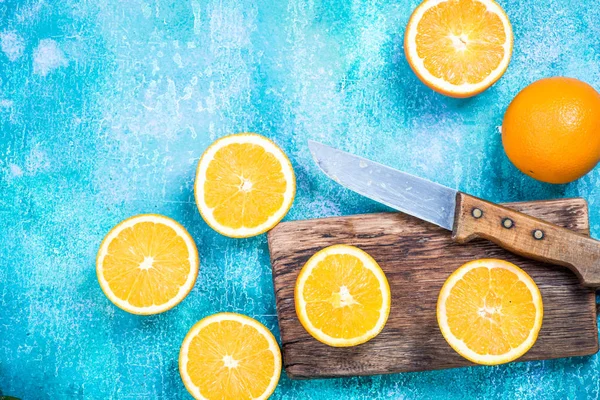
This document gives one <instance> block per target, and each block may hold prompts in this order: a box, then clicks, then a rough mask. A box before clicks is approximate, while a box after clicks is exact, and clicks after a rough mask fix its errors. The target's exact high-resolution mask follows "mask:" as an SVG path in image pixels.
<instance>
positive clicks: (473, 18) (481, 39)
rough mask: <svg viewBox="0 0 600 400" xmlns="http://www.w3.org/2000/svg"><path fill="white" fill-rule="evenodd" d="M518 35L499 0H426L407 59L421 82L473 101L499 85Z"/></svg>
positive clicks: (411, 27)
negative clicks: (515, 36)
mask: <svg viewBox="0 0 600 400" xmlns="http://www.w3.org/2000/svg"><path fill="white" fill-rule="evenodd" d="M512 48H513V33H512V28H511V25H510V21H509V20H508V17H507V15H506V13H505V12H504V10H502V8H501V7H500V6H499V5H498V4H497V3H496V2H495V1H493V0H425V1H424V2H423V3H421V5H420V6H419V7H417V8H416V9H415V11H414V12H413V14H412V16H411V17H410V20H409V22H408V25H407V27H406V32H405V36H404V51H405V53H406V58H407V60H408V63H409V64H410V66H411V68H412V69H413V71H414V72H415V73H416V74H417V76H418V77H419V79H421V81H423V83H425V84H426V85H427V86H429V87H430V88H431V89H433V90H435V91H437V92H439V93H442V94H445V95H447V96H452V97H470V96H474V95H476V94H478V93H481V92H482V91H484V90H485V89H487V88H488V87H490V86H491V85H493V84H494V82H496V81H497V80H498V79H500V77H501V76H502V74H504V71H506V68H507V67H508V63H509V61H510V57H511V55H512Z"/></svg>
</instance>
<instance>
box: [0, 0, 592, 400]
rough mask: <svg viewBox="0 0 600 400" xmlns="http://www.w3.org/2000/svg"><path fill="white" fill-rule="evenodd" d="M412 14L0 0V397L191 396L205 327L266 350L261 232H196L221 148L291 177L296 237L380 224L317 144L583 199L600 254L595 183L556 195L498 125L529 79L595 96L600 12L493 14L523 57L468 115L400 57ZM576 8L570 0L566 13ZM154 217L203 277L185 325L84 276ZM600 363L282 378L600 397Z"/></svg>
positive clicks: (286, 384) (242, 4)
mask: <svg viewBox="0 0 600 400" xmlns="http://www.w3.org/2000/svg"><path fill="white" fill-rule="evenodd" d="M417 3H418V1H417V0H380V1H376V0H354V1H351V0H281V1H280V0H271V1H258V0H257V1H242V0H239V1H230V0H128V1H119V0H93V1H92V0H81V1H77V0H64V1H58V0H56V1H53V0H21V1H17V0H0V50H1V51H0V391H2V392H4V394H11V395H13V396H18V397H21V398H23V399H34V400H35V399H188V398H190V397H189V396H188V394H187V392H186V390H185V388H184V386H183V384H182V383H181V380H180V378H179V374H178V369H177V356H178V350H179V346H180V344H181V342H182V340H183V337H184V336H185V334H186V332H187V330H188V329H189V328H190V327H191V326H192V324H193V323H194V322H196V321H197V320H199V319H200V318H202V317H204V316H206V315H209V314H212V313H215V312H218V311H236V312H241V313H244V314H247V315H250V316H252V317H255V318H257V319H258V320H260V321H262V322H263V323H265V324H266V325H267V326H268V327H269V328H271V329H272V330H273V331H274V332H275V334H276V335H278V328H277V321H276V317H275V313H276V311H275V302H274V295H273V287H272V282H271V277H270V265H269V259H268V250H267V242H266V237H265V235H262V236H260V237H257V238H253V239H247V240H234V239H228V238H225V237H222V236H220V235H218V234H217V233H215V232H213V231H212V230H211V229H210V228H208V226H207V225H206V224H205V223H204V222H203V220H202V219H201V217H200V215H199V214H198V211H197V209H196V206H195V204H194V199H193V194H192V185H193V180H194V174H195V166H196V163H197V160H198V158H199V156H200V155H201V153H202V151H203V150H204V149H205V148H206V147H207V146H208V145H209V144H210V143H211V142H212V141H213V140H214V139H216V138H218V137H220V136H223V135H226V134H230V133H234V132H239V131H254V132H258V133H261V134H264V135H266V136H268V137H270V138H272V139H274V140H275V141H276V142H277V143H278V144H279V145H280V146H281V147H282V148H283V149H284V150H285V152H286V153H287V154H288V155H289V157H290V159H291V161H292V163H293V165H294V168H295V171H296V173H297V178H298V192H297V197H296V201H295V203H294V205H293V207H292V209H291V211H290V213H289V214H288V216H287V220H295V219H304V218H315V217H324V216H332V215H346V214H353V213H364V212H373V211H381V210H383V209H384V207H383V206H380V205H378V204H376V203H374V202H371V201H369V200H366V199H364V198H361V197H360V196H358V195H356V194H353V193H350V192H348V191H346V190H344V189H342V188H341V187H340V186H338V185H336V184H335V183H334V182H332V181H330V180H328V179H327V178H325V177H324V176H323V175H322V174H321V173H319V172H318V170H317V168H316V166H315V165H313V163H312V161H311V159H310V157H309V153H308V149H307V146H306V140H307V139H314V140H319V141H323V142H326V143H328V144H331V145H334V146H337V147H340V148H343V149H346V150H348V151H352V152H356V153H358V154H361V155H364V156H367V157H370V158H373V159H376V160H378V161H380V162H383V163H386V164H389V165H391V166H395V167H397V168H401V169H403V170H406V171H408V172H412V173H415V174H418V175H419V176H422V177H426V178H430V179H434V180H436V181H438V182H440V183H443V184H446V185H449V186H452V187H456V188H459V189H462V190H464V191H468V192H469V193H472V194H475V195H478V196H482V197H484V198H487V199H490V200H493V201H512V200H535V199H546V198H557V197H569V196H583V197H585V198H586V199H587V200H588V201H589V205H590V214H591V226H592V233H593V235H595V236H596V237H598V236H600V225H599V224H600V191H598V190H596V188H597V186H598V184H599V183H600V172H599V171H598V169H596V170H595V171H593V172H592V173H590V174H589V175H587V176H586V177H584V178H582V179H581V180H579V181H577V182H574V183H572V184H569V185H561V186H551V185H546V184H543V183H539V182H536V181H534V180H532V179H530V178H528V177H526V176H524V175H522V174H521V173H519V172H518V171H517V170H516V169H515V168H514V167H513V166H512V165H511V164H510V162H509V161H508V159H507V158H506V156H505V155H504V152H503V150H502V146H501V142H500V134H499V130H498V127H499V126H500V124H501V121H502V115H503V112H504V110H505V108H506V106H507V105H508V103H509V102H510V100H511V99H512V98H513V97H514V96H515V95H516V93H517V92H518V91H519V90H520V89H521V88H523V87H524V86H526V85H527V84H529V83H531V82H532V81H534V80H536V79H538V78H542V77H547V76H552V75H567V76H572V77H577V78H580V79H582V80H585V81H587V82H588V83H590V84H592V85H593V86H595V87H596V88H597V89H598V88H600V63H599V61H600V60H599V59H600V8H599V7H598V6H597V3H596V2H595V1H591V0H590V1H586V2H573V1H572V0H535V1H532V0H518V1H514V0H511V1H510V2H509V1H508V0H503V1H501V4H502V5H503V6H504V7H505V9H506V12H507V13H508V15H509V17H510V19H511V21H512V23H513V28H514V33H515V48H514V54H513V59H512V62H511V64H510V66H509V68H508V71H507V73H506V74H505V75H504V77H503V78H502V79H501V80H500V81H499V82H498V83H497V84H496V85H495V86H494V87H492V88H491V89H489V90H488V91H486V92H485V93H483V94H481V95H479V96H477V97H476V98H473V99H468V100H455V99H450V98H446V97H443V96H441V95H438V94H436V93H434V92H432V91H431V90H429V89H428V88H426V87H425V86H423V85H422V84H421V83H420V82H419V81H418V79H417V78H416V77H415V75H414V74H413V73H412V72H411V70H410V69H409V67H408V64H407V62H406V60H405V58H404V53H403V48H402V46H403V45H402V40H403V33H404V27H405V25H406V23H407V21H408V18H409V15H410V13H411V10H412V9H414V8H415V7H416V5H417ZM575 4H577V5H576V6H575ZM146 212H154V213H162V214H165V215H167V216H170V217H173V218H175V219H176V220H178V221H180V222H181V223H182V224H183V225H184V226H185V227H186V228H187V229H188V230H189V231H190V233H191V234H192V235H193V237H194V239H195V240H196V242H197V244H198V248H199V252H200V258H201V270H200V274H199V277H198V281H197V283H196V286H195V287H194V289H193V290H192V292H191V293H190V295H189V296H188V297H187V298H186V299H185V300H184V301H183V302H182V303H181V304H180V305H179V306H177V307H176V308H175V309H173V310H171V311H169V312H167V313H165V314H163V315H158V316H153V317H140V316H135V315H130V314H127V313H125V312H123V311H121V310H119V309H117V308H116V307H114V306H113V305H112V304H111V303H110V302H109V301H108V300H107V299H106V297H105V296H104V295H103V294H102V291H101V290H100V288H99V286H98V283H97V281H96V276H95V256H96V251H97V249H98V246H99V244H100V241H101V239H102V238H103V237H104V235H105V234H106V233H107V232H108V230H109V229H110V228H111V227H112V226H114V225H115V224H116V223H118V222H119V221H121V220H122V219H124V218H127V217H130V216H132V215H135V214H139V213H146ZM599 360H600V359H599V357H598V356H593V357H587V358H580V359H564V360H555V361H546V362H530V363H521V364H513V365H504V366H498V367H477V368H466V369H458V370H452V371H437V372H423V373H410V374H398V375H390V376H377V377H364V378H349V379H337V380H315V381H290V380H288V379H287V378H286V377H283V378H282V380H281V382H280V384H279V386H278V388H277V391H276V393H275V395H274V398H277V399H371V398H373V399H375V398H381V399H387V398H394V399H421V398H444V397H455V398H465V399H472V398H523V399H526V398H531V399H533V398H545V399H550V398H557V399H558V398H560V399H564V398H570V399H573V398H582V399H583V398H598V396H599V390H600V389H599V386H600V366H599V365H598V364H599Z"/></svg>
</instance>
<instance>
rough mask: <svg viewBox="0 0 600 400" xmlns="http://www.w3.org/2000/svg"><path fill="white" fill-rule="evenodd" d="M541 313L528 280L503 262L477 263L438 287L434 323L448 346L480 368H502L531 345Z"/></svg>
mask: <svg viewBox="0 0 600 400" xmlns="http://www.w3.org/2000/svg"><path fill="white" fill-rule="evenodd" d="M543 315H544V307H543V304H542V296H541V294H540V291H539V289H538V287H537V285H536V284H535V282H534V281H533V279H531V277H530V276H529V275H527V273H526V272H525V271H523V270H522V269H521V268H519V267H517V266H516V265H514V264H512V263H510V262H508V261H503V260H497V259H481V260H475V261H471V262H468V263H466V264H464V265H463V266H462V267H460V268H459V269H457V270H456V271H455V272H454V273H453V274H452V275H450V277H449V278H448V280H446V282H445V283H444V286H443V287H442V290H441V291H440V295H439V298H438V303H437V318H438V324H439V326H440V330H441V331H442V335H443V336H444V338H445V339H446V341H447V342H448V344H449V345H450V346H451V347H452V348H453V349H454V350H455V351H456V352H457V353H458V354H460V355H461V356H463V357H465V358H466V359H468V360H470V361H472V362H474V363H477V364H484V365H495V364H502V363H507V362H510V361H513V360H516V359H517V358H519V357H521V356H522V355H523V354H525V353H526V352H527V351H528V350H529V349H530V348H531V347H532V346H533V345H534V343H535V341H536V339H537V336H538V333H539V331H540V328H541V327H542V319H543Z"/></svg>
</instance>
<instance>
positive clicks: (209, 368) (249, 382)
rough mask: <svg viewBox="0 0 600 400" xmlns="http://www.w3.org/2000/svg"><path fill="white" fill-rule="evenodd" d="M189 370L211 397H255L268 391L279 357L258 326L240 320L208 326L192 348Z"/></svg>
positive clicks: (199, 334) (187, 369) (199, 386)
mask: <svg viewBox="0 0 600 400" xmlns="http://www.w3.org/2000/svg"><path fill="white" fill-rule="evenodd" d="M188 357H189V361H188V363H187V366H186V372H187V374H188V375H189V377H190V379H191V380H192V382H193V384H194V385H195V386H196V387H198V388H199V389H200V393H201V394H202V396H204V397H205V398H207V399H235V400H243V399H253V398H256V397H258V396H260V395H262V394H264V393H265V391H266V390H267V388H268V386H269V383H270V381H271V378H272V376H273V371H274V370H275V356H274V355H273V352H272V351H271V349H270V348H269V342H268V341H267V340H266V339H265V337H264V336H263V335H261V334H260V333H259V332H258V331H257V330H256V329H255V328H253V327H252V326H250V325H246V324H242V323H240V322H238V321H220V322H214V323H211V324H209V325H207V326H205V327H204V328H203V329H202V330H201V331H200V332H198V334H197V336H195V337H194V338H193V339H192V341H191V343H190V347H189V352H188Z"/></svg>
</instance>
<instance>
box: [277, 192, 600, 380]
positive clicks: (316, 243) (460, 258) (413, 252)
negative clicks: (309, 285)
mask: <svg viewBox="0 0 600 400" xmlns="http://www.w3.org/2000/svg"><path fill="white" fill-rule="evenodd" d="M507 206H508V207H510V208H513V209H515V210H519V211H522V212H524V213H526V214H529V215H532V216H534V217H537V218H541V219H544V220H546V221H549V222H552V223H555V224H557V225H561V226H564V227H566V228H569V229H572V230H574V231H577V232H580V233H584V234H589V223H588V210H587V204H586V202H585V201H584V200H583V199H564V200H551V201H543V202H527V203H511V204H508V205H507ZM268 238H269V250H270V253H271V262H272V265H273V282H274V286H275V294H276V301H277V314H278V317H279V327H280V330H281V341H282V347H283V364H284V367H285V371H286V372H287V374H288V376H289V377H290V378H321V377H338V376H349V375H372V374H388V373H394V372H408V371H423V370H432V369H442V368H454V367H462V366H468V365H473V364H472V363H470V362H469V361H467V360H465V359H463V358H462V357H460V356H459V355H458V354H456V353H455V352H454V351H453V350H452V348H450V346H449V345H448V344H447V343H446V341H445V340H444V338H443V337H442V335H441V333H440V330H439V329H438V325H437V321H436V302H437V297H438V293H439V290H440V288H441V287H442V284H443V283H444V281H445V280H446V278H447V277H448V276H449V275H450V274H451V273H452V272H453V271H454V270H455V269H456V268H458V267H460V266H461V265H462V264H463V263H465V262H467V261H470V260H473V259H477V258H484V257H493V258H502V259H505V260H509V261H511V262H513V263H515V264H517V265H518V266H520V267H521V268H523V269H524V270H525V271H526V272H527V273H529V274H530V275H531V277H532V278H533V279H534V280H535V282H536V283H537V284H538V286H539V288H540V291H541V293H542V298H543V301H544V321H543V325H542V329H541V331H540V334H539V337H538V340H537V342H536V344H535V345H534V346H533V347H532V348H531V350H530V351H529V352H528V353H527V354H525V355H524V356H523V357H522V358H521V359H520V361H525V360H542V359H550V358H559V357H571V356H584V355H590V354H594V353H596V352H597V351H598V332H597V329H596V304H595V292H594V290H593V289H589V288H584V287H582V286H581V285H579V283H578V281H577V278H576V277H575V275H574V274H572V273H571V272H570V271H569V270H567V269H566V268H562V267H556V266H550V265H547V264H542V263H539V262H535V261H531V260H527V259H524V258H521V257H519V256H516V255H513V254H511V253H509V252H506V251H505V250H503V249H501V248H500V247H497V246H496V245H494V244H492V243H490V242H487V241H476V242H472V243H470V244H468V245H458V244H455V243H453V242H452V241H451V239H450V232H448V231H446V230H444V229H442V228H439V227H437V226H434V225H432V224H428V223H426V222H423V221H420V220H418V219H416V218H413V217H411V216H408V215H405V214H402V213H381V214H367V215H356V216H350V217H335V218H326V219H319V220H310V221H293V222H284V223H281V224H279V225H278V226H277V227H276V228H274V229H273V230H272V231H271V232H270V233H269V236H268ZM340 243H344V244H350V245H354V246H357V247H359V248H361V249H363V250H365V251H366V252H368V253H369V254H371V256H373V258H375V260H377V262H378V263H379V265H380V266H381V268H382V269H383V270H384V272H385V274H386V276H387V278H388V281H389V284H390V288H391V293H392V305H391V311H390V316H389V319H388V321H387V324H386V326H385V328H384V329H383V331H382V332H381V333H380V334H379V335H378V336H377V337H375V338H374V339H372V340H371V341H369V342H367V343H365V344H362V345H359V346H356V347H350V348H334V347H329V346H327V345H325V344H322V343H320V342H318V341H317V340H315V339H313V338H312V337H311V336H310V335H309V334H308V333H307V332H306V331H305V330H304V328H303V327H302V325H300V322H299V321H298V318H297V317H296V311H295V308H294V284H295V282H296V277H297V276H298V273H299V271H300V269H301V268H302V266H303V265H304V263H305V262H306V261H307V260H308V258H309V257H310V256H312V255H313V254H314V253H315V252H317V251H318V250H320V249H322V248H324V247H327V246H330V245H333V244H340Z"/></svg>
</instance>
